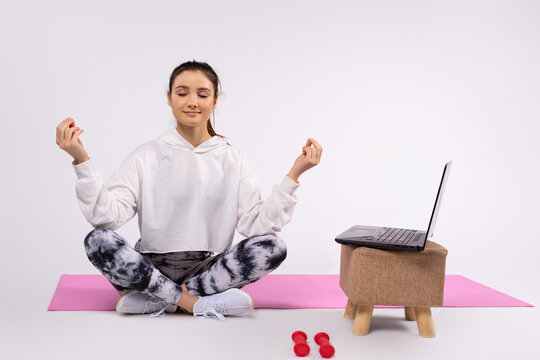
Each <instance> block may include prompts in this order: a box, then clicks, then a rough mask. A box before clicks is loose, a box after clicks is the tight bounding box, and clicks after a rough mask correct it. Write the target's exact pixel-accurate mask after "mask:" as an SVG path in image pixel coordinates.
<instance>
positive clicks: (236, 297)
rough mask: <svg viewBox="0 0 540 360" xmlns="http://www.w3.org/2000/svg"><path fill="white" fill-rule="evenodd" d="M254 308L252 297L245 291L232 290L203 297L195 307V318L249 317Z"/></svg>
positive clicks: (223, 318)
mask: <svg viewBox="0 0 540 360" xmlns="http://www.w3.org/2000/svg"><path fill="white" fill-rule="evenodd" d="M254 308H255V305H254V304H253V300H252V299H251V296H249V295H248V294H247V293H246V292H245V291H243V290H240V289H237V288H232V289H229V290H226V291H224V292H222V293H218V294H214V295H209V296H201V297H200V298H199V300H197V302H196V303H195V305H194V306H193V316H195V317H199V316H204V317H205V318H208V317H216V318H218V319H219V320H225V316H224V315H232V316H243V315H248V314H251V313H252V312H253V309H254Z"/></svg>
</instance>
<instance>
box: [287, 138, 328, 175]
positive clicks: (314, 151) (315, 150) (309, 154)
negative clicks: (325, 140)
mask: <svg viewBox="0 0 540 360" xmlns="http://www.w3.org/2000/svg"><path fill="white" fill-rule="evenodd" d="M312 145H313V146H312ZM322 150H323V148H322V146H321V145H320V144H319V143H318V142H317V141H315V139H312V138H309V139H308V140H307V142H306V145H305V146H304V147H303V148H302V154H301V155H300V156H299V157H298V158H297V159H296V161H295V162H294V165H293V166H292V168H291V171H289V174H288V176H289V177H290V178H291V179H293V180H294V181H296V182H298V177H299V176H300V175H301V174H302V173H303V172H304V171H306V170H309V169H311V168H312V167H314V166H315V165H317V164H318V163H319V162H320V161H321V155H322Z"/></svg>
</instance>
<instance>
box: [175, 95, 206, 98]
mask: <svg viewBox="0 0 540 360" xmlns="http://www.w3.org/2000/svg"><path fill="white" fill-rule="evenodd" d="M177 95H178V96H182V97H184V96H186V95H187V94H177ZM199 96H200V97H202V98H207V97H208V95H199Z"/></svg>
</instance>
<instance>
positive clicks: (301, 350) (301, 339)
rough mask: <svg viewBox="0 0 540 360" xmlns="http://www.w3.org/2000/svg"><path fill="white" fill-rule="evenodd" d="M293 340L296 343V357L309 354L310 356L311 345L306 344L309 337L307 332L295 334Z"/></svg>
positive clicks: (296, 332)
mask: <svg viewBox="0 0 540 360" xmlns="http://www.w3.org/2000/svg"><path fill="white" fill-rule="evenodd" d="M292 339H293V341H294V343H295V345H294V353H295V354H296V356H306V355H307V354H309V345H308V344H307V343H306V340H307V335H306V333H305V332H303V331H295V332H293V334H292Z"/></svg>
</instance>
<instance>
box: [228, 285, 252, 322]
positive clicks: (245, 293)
mask: <svg viewBox="0 0 540 360" xmlns="http://www.w3.org/2000/svg"><path fill="white" fill-rule="evenodd" d="M226 292H235V293H238V294H242V295H243V296H244V297H247V298H248V299H249V306H250V307H251V310H252V311H253V310H254V309H255V304H254V303H253V299H252V298H251V296H249V294H248V293H247V292H245V291H244V290H241V289H238V288H231V289H229V290H227V291H226ZM228 316H235V315H228Z"/></svg>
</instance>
